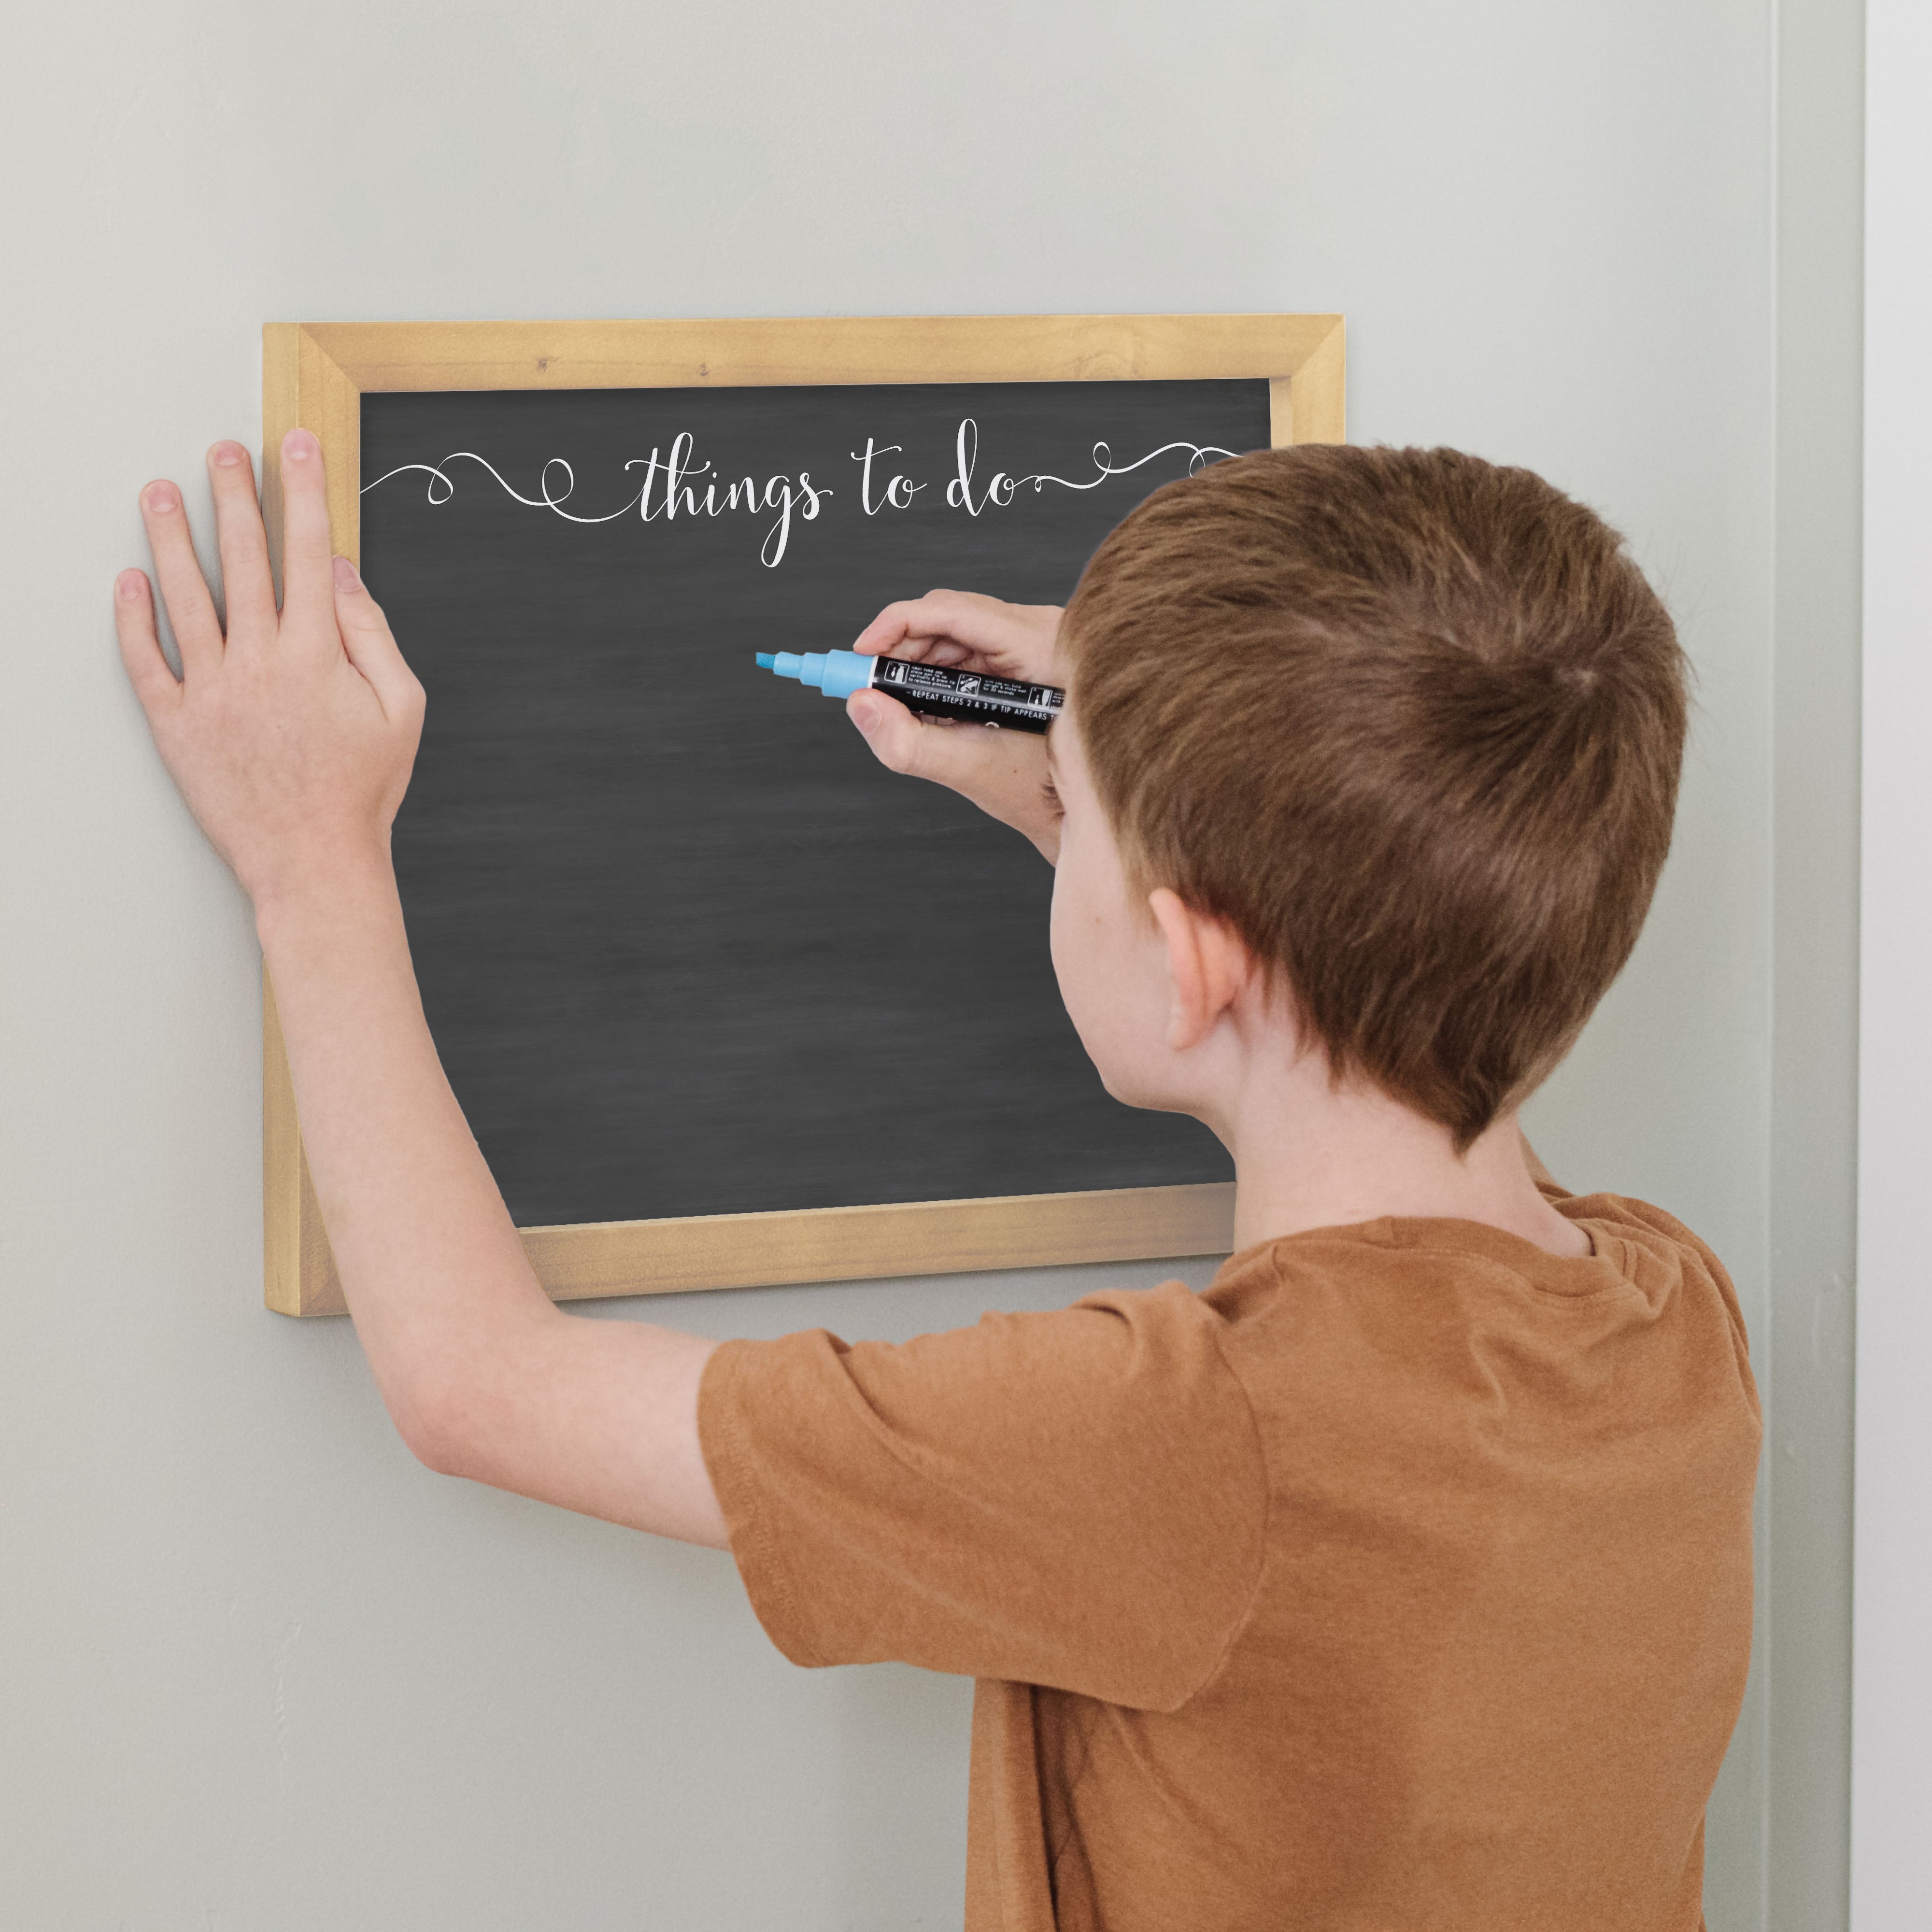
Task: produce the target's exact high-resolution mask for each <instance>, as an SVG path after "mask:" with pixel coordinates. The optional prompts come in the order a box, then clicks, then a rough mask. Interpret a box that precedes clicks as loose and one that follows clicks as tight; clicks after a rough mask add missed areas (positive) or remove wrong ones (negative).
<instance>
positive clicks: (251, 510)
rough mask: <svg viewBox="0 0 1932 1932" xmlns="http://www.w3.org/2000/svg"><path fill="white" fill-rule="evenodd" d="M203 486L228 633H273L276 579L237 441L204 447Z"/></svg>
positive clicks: (251, 475)
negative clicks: (210, 508) (209, 502)
mask: <svg viewBox="0 0 1932 1932" xmlns="http://www.w3.org/2000/svg"><path fill="white" fill-rule="evenodd" d="M208 486H209V487H210V488H211V490H213V491H214V532H215V538H216V540H217V542H218V543H219V544H220V548H221V583H222V588H223V592H224V593H225V595H226V598H227V603H228V631H229V637H231V638H232V637H234V636H235V635H236V628H237V626H238V625H239V627H240V628H241V631H242V634H244V635H247V634H254V635H257V636H268V635H272V634H273V632H274V630H275V579H274V578H273V577H272V576H271V575H270V574H269V541H268V538H267V537H266V535H265V534H264V533H263V529H262V506H261V505H260V503H259V502H257V500H256V496H255V469H254V465H253V464H252V463H251V462H250V461H249V460H248V452H247V451H246V450H245V449H243V448H242V446H241V445H240V444H239V443H217V444H216V445H215V446H214V448H213V449H211V450H210V451H209V452H208Z"/></svg>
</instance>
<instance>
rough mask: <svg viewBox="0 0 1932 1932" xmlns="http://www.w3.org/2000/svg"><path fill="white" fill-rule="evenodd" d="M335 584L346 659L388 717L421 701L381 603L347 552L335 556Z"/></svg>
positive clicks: (411, 707) (419, 687)
mask: <svg viewBox="0 0 1932 1932" xmlns="http://www.w3.org/2000/svg"><path fill="white" fill-rule="evenodd" d="M331 574H332V577H333V579H334V582H335V622H336V625H337V628H338V629H339V630H340V631H341V633H342V648H343V649H344V651H345V652H347V653H348V657H349V661H350V663H351V664H353V665H354V666H355V667H356V669H357V670H359V671H360V672H361V673H362V675H363V676H365V678H367V679H368V681H369V684H370V687H371V689H372V690H374V692H375V694H376V696H377V698H378V700H380V702H381V704H382V706H383V710H384V712H386V713H387V714H388V715H389V716H390V717H391V718H395V717H396V716H398V715H399V714H401V713H404V712H407V711H409V710H410V709H419V708H420V706H421V705H422V685H420V684H419V683H418V682H417V681H416V673H415V672H413V670H410V667H409V665H408V664H407V663H406V662H405V661H404V657H403V653H402V652H401V649H400V648H399V647H398V645H397V643H396V637H395V632H394V631H392V630H391V629H390V628H389V619H388V618H386V616H383V609H382V606H381V605H380V604H378V603H377V601H376V600H375V598H373V597H371V595H369V592H368V586H366V585H365V583H363V581H362V575H361V574H360V572H359V571H357V569H356V566H355V565H353V563H351V562H350V561H349V559H348V558H347V557H346V556H338V557H337V558H336V559H335V560H334V562H333V565H332V572H331Z"/></svg>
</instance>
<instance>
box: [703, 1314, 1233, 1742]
mask: <svg viewBox="0 0 1932 1932" xmlns="http://www.w3.org/2000/svg"><path fill="white" fill-rule="evenodd" d="M1222 1322H1223V1318H1222V1317H1221V1316H1219V1315H1218V1314H1217V1313H1215V1311H1214V1310H1213V1308H1212V1307H1210V1306H1209V1305H1208V1304H1206V1303H1205V1302H1204V1301H1202V1300H1201V1299H1200V1298H1199V1297H1197V1296H1196V1295H1193V1293H1192V1292H1190V1290H1189V1289H1187V1287H1186V1286H1185V1285H1184V1284H1183V1283H1178V1282H1177V1283H1169V1284H1168V1285H1167V1286H1164V1287H1162V1288H1158V1289H1149V1290H1145V1291H1138V1292H1118V1293H1109V1294H1105V1295H1094V1296H1090V1297H1089V1298H1087V1299H1086V1300H1085V1301H1081V1302H1079V1303H1076V1304H1075V1305H1074V1306H1073V1307H1070V1308H1067V1309H1064V1310H1059V1311H1058V1312H1057V1313H1052V1314H1044V1315H989V1316H986V1318H985V1319H983V1321H982V1322H980V1323H979V1324H978V1325H977V1327H974V1328H965V1329H959V1330H955V1331H952V1332H950V1333H948V1334H939V1335H927V1336H922V1337H919V1339H918V1340H916V1341H912V1342H909V1343H904V1344H902V1345H899V1346H890V1345H887V1344H884V1343H861V1344H859V1345H858V1346H847V1344H846V1343H843V1342H841V1341H840V1340H838V1337H836V1336H834V1335H829V1334H826V1333H825V1332H824V1331H823V1330H814V1331H810V1332H808V1333H805V1334H796V1335H790V1336H787V1337H784V1339H783V1340H779V1341H775V1342H727V1343H725V1344H724V1346H722V1347H721V1348H720V1349H718V1350H717V1352H715V1354H714V1355H712V1358H711V1360H710V1361H709V1364H707V1365H706V1370H705V1373H704V1379H703V1384H702V1385H701V1387H700V1391H699V1397H698V1430H699V1436H700V1441H701V1442H702V1445H703V1451H704V1457H705V1462H706V1466H707V1467H708V1468H709V1470H710V1472H711V1477H712V1482H713V1484H714V1485H715V1487H716V1490H717V1493H718V1502H719V1503H720V1505H721V1507H722V1508H723V1511H724V1519H725V1522H726V1523H727V1526H728V1527H729V1529H730V1537H731V1550H732V1553H733V1556H734V1557H735V1558H736V1561H737V1564H738V1568H739V1572H740V1574H742V1577H743V1578H744V1580H745V1588H746V1589H747V1590H748V1592H749V1593H750V1595H751V1603H752V1607H753V1608H754V1610H756V1612H757V1615H758V1618H759V1620H760V1622H762V1623H763V1625H764V1627H765V1628H766V1631H767V1632H768V1633H769V1634H770V1636H771V1637H772V1641H773V1642H774V1643H776V1644H777V1646H778V1648H779V1649H781V1651H783V1652H784V1654H785V1655H786V1656H787V1657H788V1658H791V1659H792V1661H793V1662H794V1663H797V1664H861V1663H876V1662H880V1661H886V1660H895V1661H900V1662H903V1663H907V1664H919V1665H922V1666H924V1667H926V1668H927V1669H929V1670H943V1671H950V1672H955V1673H960V1674H962V1675H965V1676H974V1677H992V1678H1003V1679H1010V1680H1014V1681H1018V1682H1025V1683H1032V1684H1042V1685H1051V1686H1053V1687H1055V1688H1059V1689H1061V1690H1067V1691H1076V1692H1078V1693H1080V1694H1083V1695H1085V1696H1088V1697H1098V1698H1102V1699H1104V1700H1106V1701H1107V1702H1109V1703H1117V1704H1124V1705H1129V1706H1136V1707H1138V1708H1140V1709H1150V1710H1172V1709H1176V1708H1178V1706H1180V1705H1181V1704H1183V1703H1185V1702H1186V1701H1187V1699H1188V1698H1189V1697H1191V1696H1193V1694H1195V1692H1196V1691H1198V1690H1199V1689H1200V1688H1201V1687H1202V1685H1204V1684H1205V1683H1206V1682H1208V1680H1209V1679H1211V1677H1212V1676H1214V1673H1215V1671H1216V1670H1217V1667H1219V1665H1220V1661H1221V1660H1222V1658H1223V1655H1225V1654H1226V1650H1227V1648H1228V1646H1229V1643H1230V1641H1231V1640H1232V1637H1233V1636H1234V1634H1235V1631H1237V1629H1238V1628H1239V1627H1240V1625H1241V1620H1242V1619H1243V1618H1244V1616H1245V1615H1246V1613H1247V1608H1248V1606H1249V1604H1250V1602H1251V1601H1252V1600H1253V1595H1254V1593H1255V1589H1256V1584H1257V1583H1258V1580H1259V1574H1260V1569H1261V1563H1262V1548H1263V1535H1264V1529H1265V1517H1266V1513H1267V1487H1268V1486H1267V1482H1266V1478H1265V1470H1264V1466H1263V1459H1262V1449H1261V1445H1260V1441H1259V1436H1258V1434H1257V1432H1256V1427H1255V1422H1254V1418H1253V1412H1252V1411H1251V1410H1250V1407H1249V1405H1248V1401H1247V1395H1246V1394H1245V1392H1244V1390H1243V1388H1242V1387H1241V1383H1240V1382H1239V1380H1238V1379H1237V1377H1236V1376H1235V1373H1234V1372H1233V1370H1232V1369H1231V1368H1230V1367H1229V1364H1228V1362H1227V1361H1226V1357H1225V1355H1224V1353H1223V1349H1222V1346H1221V1343H1220V1334H1219V1332H1218V1331H1219V1330H1220V1328H1221V1326H1222Z"/></svg>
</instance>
